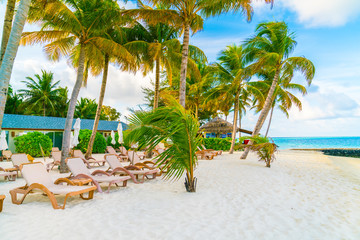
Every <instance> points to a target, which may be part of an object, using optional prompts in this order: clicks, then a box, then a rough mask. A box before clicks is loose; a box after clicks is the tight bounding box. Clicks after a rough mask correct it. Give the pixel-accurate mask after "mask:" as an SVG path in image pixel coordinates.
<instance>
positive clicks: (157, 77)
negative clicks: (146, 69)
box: [154, 57, 160, 109]
mask: <svg viewBox="0 0 360 240" xmlns="http://www.w3.org/2000/svg"><path fill="white" fill-rule="evenodd" d="M155 64H156V67H155V69H156V70H155V71H156V72H155V92H154V109H156V108H158V106H159V93H160V58H159V57H157V58H156V60H155Z"/></svg>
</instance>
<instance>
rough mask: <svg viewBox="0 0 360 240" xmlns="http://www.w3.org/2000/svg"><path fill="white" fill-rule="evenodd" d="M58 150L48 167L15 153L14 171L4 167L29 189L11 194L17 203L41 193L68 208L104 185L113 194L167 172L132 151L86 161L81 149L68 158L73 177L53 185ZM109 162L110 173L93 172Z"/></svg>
mask: <svg viewBox="0 0 360 240" xmlns="http://www.w3.org/2000/svg"><path fill="white" fill-rule="evenodd" d="M56 150H58V149H54V151H52V154H51V155H52V157H53V159H54V161H53V162H52V163H50V164H47V166H44V165H43V164H42V163H40V162H35V163H30V162H29V160H28V158H27V156H26V154H13V155H12V156H11V160H12V162H13V165H14V168H13V170H14V171H6V170H5V169H2V168H0V176H4V177H5V178H7V179H8V180H10V181H14V180H15V179H16V176H17V173H18V171H21V173H22V176H23V178H24V179H25V181H26V185H25V186H23V187H18V188H15V189H13V190H11V191H10V195H11V198H12V202H13V203H14V204H21V203H22V202H23V201H24V199H25V197H26V196H27V195H28V194H30V193H33V192H36V191H40V192H42V193H43V194H45V195H46V196H47V197H48V198H49V199H50V202H51V204H52V206H53V208H54V209H64V208H65V205H66V201H67V199H68V198H69V197H72V196H76V195H80V197H81V198H82V199H84V200H89V199H92V198H93V195H94V191H95V190H97V191H98V192H100V193H102V192H103V190H102V188H101V186H100V184H104V183H105V184H107V191H106V192H109V191H110V187H111V186H112V185H115V186H119V184H121V185H122V186H123V187H125V186H127V181H128V180H132V181H133V182H134V183H136V184H139V183H143V182H144V181H145V178H147V179H154V178H156V176H160V175H161V173H162V172H165V171H164V169H163V168H157V167H156V166H155V165H156V164H155V163H154V162H152V161H142V162H141V161H140V160H141V158H144V157H145V156H144V155H138V154H137V153H136V152H134V151H131V150H129V151H126V149H125V148H123V149H120V150H121V151H120V152H116V151H115V149H113V148H112V147H107V151H108V152H109V154H106V155H105V156H104V159H103V160H97V159H95V158H87V159H86V158H85V156H84V155H83V153H82V152H81V151H80V150H74V151H73V152H72V156H73V157H71V158H67V159H66V164H67V166H68V168H69V170H70V171H71V175H70V176H69V177H68V178H59V179H57V180H56V181H55V182H53V181H52V179H51V176H50V174H49V173H48V171H50V170H51V169H53V168H54V167H55V166H58V165H60V160H61V152H60V151H56ZM163 151H165V150H163V149H156V154H161V153H162V152H163ZM221 153H222V151H215V150H212V149H199V151H198V152H197V155H199V156H198V157H201V158H205V159H208V160H210V159H213V157H214V156H217V155H220V154H221ZM127 160H130V162H131V164H130V165H129V166H124V165H122V162H124V161H127ZM105 162H107V164H108V165H109V168H108V169H107V170H99V169H98V170H95V171H90V169H91V168H92V167H94V166H104V165H105ZM86 184H90V185H86ZM19 194H21V195H22V196H21V197H20V198H18V195H19ZM58 194H61V195H65V199H64V203H63V204H62V205H59V204H58V203H57V201H56V198H55V195H58ZM0 197H1V196H0ZM0 201H3V198H2V199H1V198H0ZM1 207H2V204H1ZM0 211H1V210H0Z"/></svg>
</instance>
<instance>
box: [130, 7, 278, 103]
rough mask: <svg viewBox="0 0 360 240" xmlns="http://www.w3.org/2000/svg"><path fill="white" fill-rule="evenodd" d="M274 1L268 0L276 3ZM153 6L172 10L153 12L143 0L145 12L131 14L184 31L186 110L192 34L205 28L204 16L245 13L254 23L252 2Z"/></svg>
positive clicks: (182, 85) (181, 91)
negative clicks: (232, 12) (230, 12)
mask: <svg viewBox="0 0 360 240" xmlns="http://www.w3.org/2000/svg"><path fill="white" fill-rule="evenodd" d="M273 1H274V0H265V2H266V3H272V2H273ZM146 2H147V3H149V4H150V5H152V6H155V7H156V6H158V5H165V6H167V7H168V9H152V8H151V7H148V6H145V5H144V4H143V3H142V2H141V1H140V0H138V5H139V6H140V7H141V9H132V10H128V11H127V12H128V13H130V14H133V15H135V16H139V17H140V18H143V19H146V21H147V22H149V23H150V24H153V23H155V24H156V23H159V22H163V23H169V24H172V25H174V26H176V27H179V28H181V31H182V32H183V48H182V60H181V68H180V87H179V102H180V104H181V105H182V106H183V107H184V108H185V98H186V77H187V68H188V56H189V43H190V31H192V32H193V34H195V33H196V32H198V31H200V30H202V29H203V23H204V19H203V17H211V16H217V15H220V14H222V13H225V12H229V11H239V10H240V11H242V12H243V13H245V14H246V15H247V19H248V20H251V16H252V13H253V9H252V7H251V1H250V0H235V1H234V0H182V1H180V0H176V1H174V0H146Z"/></svg>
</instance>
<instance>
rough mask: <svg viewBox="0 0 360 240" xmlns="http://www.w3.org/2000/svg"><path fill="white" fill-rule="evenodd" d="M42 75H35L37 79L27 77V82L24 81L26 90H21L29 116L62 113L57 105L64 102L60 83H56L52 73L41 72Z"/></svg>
mask: <svg viewBox="0 0 360 240" xmlns="http://www.w3.org/2000/svg"><path fill="white" fill-rule="evenodd" d="M41 73H42V74H41V75H39V74H35V79H34V78H31V77H26V79H27V80H26V81H22V82H23V83H24V84H25V86H26V88H25V89H20V90H19V93H20V95H21V96H22V97H23V98H24V102H23V105H25V106H26V113H27V114H36V115H43V116H54V115H56V113H57V112H58V111H61V109H58V108H57V106H58V105H57V103H58V102H62V101H63V99H61V93H60V89H59V88H58V86H59V83H60V81H56V82H54V74H53V73H52V72H46V71H45V70H41Z"/></svg>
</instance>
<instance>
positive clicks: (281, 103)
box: [254, 73, 307, 137]
mask: <svg viewBox="0 0 360 240" xmlns="http://www.w3.org/2000/svg"><path fill="white" fill-rule="evenodd" d="M259 77H260V78H262V79H263V81H260V82H254V84H256V85H257V87H258V88H259V89H260V91H262V92H263V93H264V95H267V93H268V92H269V89H270V86H271V82H272V79H273V76H269V75H268V74H267V73H263V74H259ZM285 77H286V76H283V75H282V74H281V76H280V78H279V82H278V85H277V86H276V89H275V91H274V102H273V105H272V107H271V110H270V115H269V123H268V126H267V129H266V133H265V137H267V136H268V133H269V130H270V125H271V122H272V117H273V112H274V109H275V107H276V106H277V107H278V108H279V109H280V111H281V112H283V113H284V114H285V115H286V117H287V118H289V112H288V111H289V110H290V109H291V108H292V106H294V105H295V106H296V107H297V108H298V109H299V110H300V111H301V110H302V103H301V101H300V99H299V98H297V97H296V96H295V95H294V94H293V93H291V92H292V91H297V92H299V93H301V94H302V95H303V96H304V95H306V94H307V91H306V87H305V86H303V85H301V84H298V83H292V82H291V79H286V78H285ZM287 77H291V76H287ZM262 106H263V103H260V104H257V112H260V111H261V109H262Z"/></svg>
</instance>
